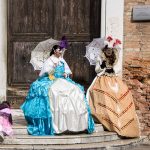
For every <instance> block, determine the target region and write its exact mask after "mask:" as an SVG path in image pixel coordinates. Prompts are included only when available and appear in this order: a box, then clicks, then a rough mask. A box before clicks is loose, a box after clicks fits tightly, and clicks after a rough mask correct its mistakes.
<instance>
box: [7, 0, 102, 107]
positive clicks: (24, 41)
mask: <svg viewBox="0 0 150 150" xmlns="http://www.w3.org/2000/svg"><path fill="white" fill-rule="evenodd" d="M100 9H101V0H21V1H20V0H8V87H7V99H8V101H10V102H11V105H12V107H14V108H18V107H19V106H20V105H21V103H22V102H23V101H24V99H25V96H26V94H27V91H28V89H29V85H30V84H31V83H32V82H33V81H34V80H36V78H37V77H38V72H37V71H34V69H33V67H32V65H31V64H30V63H29V61H30V55H31V51H32V50H33V49H34V47H35V46H36V45H37V44H38V42H40V41H43V40H46V39H48V38H50V37H52V38H54V39H57V40H60V39H61V37H62V35H65V36H66V37H67V39H68V41H69V47H68V50H67V51H66V52H65V56H64V57H65V59H66V61H67V63H68V64H69V66H70V68H71V70H72V72H73V80H75V81H77V82H79V83H81V84H82V85H84V86H85V88H87V87H88V86H89V85H90V83H91V82H92V80H93V78H94V76H95V71H94V66H90V65H89V62H88V60H87V59H86V58H85V57H84V56H85V46H86V45H87V44H88V43H89V42H90V41H91V40H92V39H93V38H94V37H99V35H100Z"/></svg>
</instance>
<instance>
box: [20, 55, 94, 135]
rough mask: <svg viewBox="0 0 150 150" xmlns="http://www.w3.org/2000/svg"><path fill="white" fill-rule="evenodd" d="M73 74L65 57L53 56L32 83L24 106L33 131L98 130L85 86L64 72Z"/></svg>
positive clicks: (44, 133)
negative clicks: (95, 127) (95, 128)
mask: <svg viewBox="0 0 150 150" xmlns="http://www.w3.org/2000/svg"><path fill="white" fill-rule="evenodd" d="M64 73H66V74H71V71H70V68H69V66H68V65H67V63H66V61H65V60H64V59H63V58H57V57H55V56H54V55H52V56H50V57H49V58H48V60H47V61H46V62H45V63H44V66H43V69H42V70H41V72H40V77H39V78H38V79H37V80H36V81H35V82H33V83H32V84H31V86H30V89H29V92H28V95H27V97H26V100H25V102H24V103H23V104H22V106H21V109H22V110H23V112H24V116H25V119H26V120H27V123H28V127H27V130H28V133H29V134H31V135H55V134H60V133H64V132H65V131H69V132H80V131H87V132H88V133H92V132H93V131H94V121H93V119H92V116H91V112H90V108H89V105H88V102H87V100H86V98H85V93H84V89H83V87H82V86H81V85H79V84H77V83H75V82H74V81H72V80H71V79H70V78H69V77H67V78H64V77H63V74H64Z"/></svg>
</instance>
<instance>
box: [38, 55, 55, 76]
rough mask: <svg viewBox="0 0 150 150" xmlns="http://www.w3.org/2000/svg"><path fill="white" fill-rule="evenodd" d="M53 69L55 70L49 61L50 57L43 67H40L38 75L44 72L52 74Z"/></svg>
mask: <svg viewBox="0 0 150 150" xmlns="http://www.w3.org/2000/svg"><path fill="white" fill-rule="evenodd" d="M54 70H55V66H54V63H53V62H52V61H51V59H50V58H48V59H47V60H46V61H45V63H44V65H43V67H42V70H41V72H40V74H39V76H42V75H44V74H45V73H48V74H53V73H54Z"/></svg>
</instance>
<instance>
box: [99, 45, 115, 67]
mask: <svg viewBox="0 0 150 150" xmlns="http://www.w3.org/2000/svg"><path fill="white" fill-rule="evenodd" d="M107 49H109V47H108V46H107V45H106V46H105V47H104V48H103V50H102V51H103V52H104V54H105V52H106V51H107ZM105 56H106V58H107V59H108V63H109V65H113V64H114V63H115V60H116V54H115V52H114V48H112V55H111V56H107V55H106V54H105Z"/></svg>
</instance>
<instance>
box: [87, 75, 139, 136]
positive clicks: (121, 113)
mask: <svg viewBox="0 0 150 150" xmlns="http://www.w3.org/2000/svg"><path fill="white" fill-rule="evenodd" d="M89 104H90V107H91V112H92V115H93V117H94V118H95V120H96V121H97V122H99V123H102V124H103V125H104V127H105V128H107V129H108V130H109V131H116V132H117V133H118V134H119V135H121V136H125V137H139V134H140V133H139V123H138V118H137V115H136V111H135V106H134V102H133V98H132V94H131V92H130V90H129V89H128V87H127V86H126V84H124V83H123V82H122V80H121V79H120V78H119V77H116V76H113V77H109V76H101V77H98V78H97V79H96V81H95V82H94V84H93V85H92V86H91V88H90V90H89Z"/></svg>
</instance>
